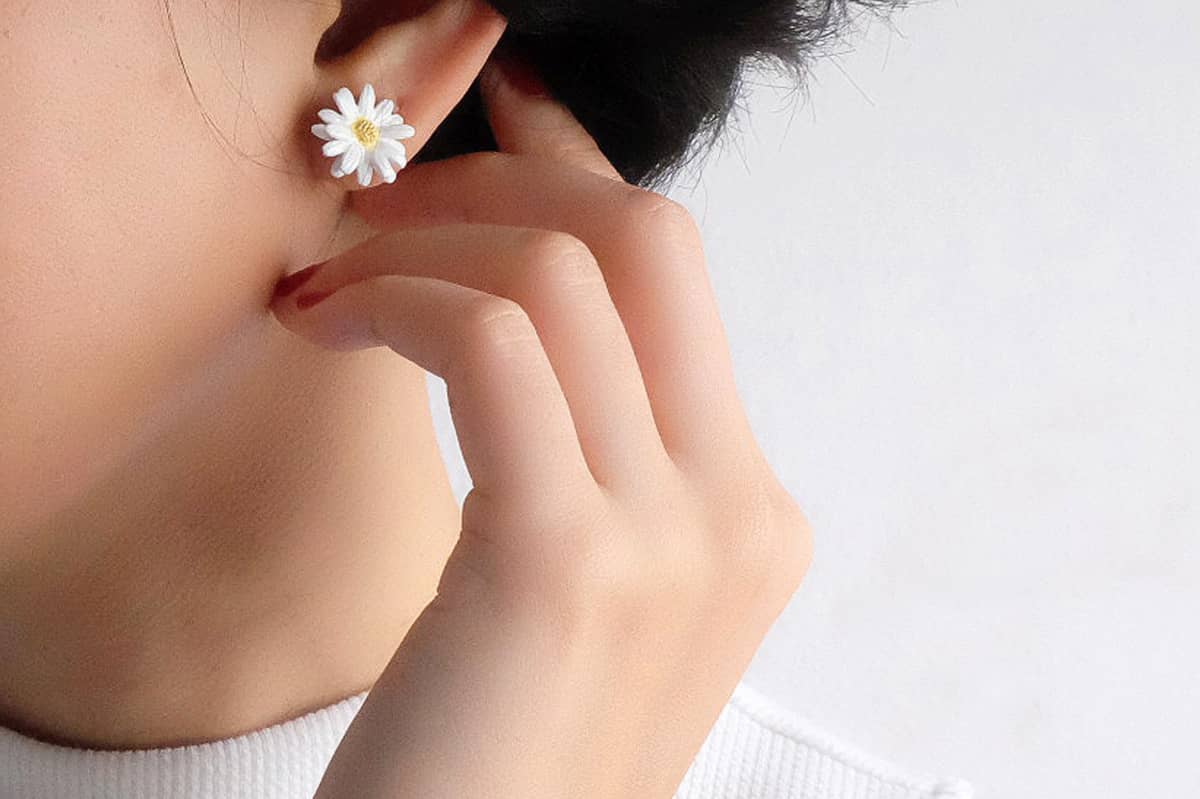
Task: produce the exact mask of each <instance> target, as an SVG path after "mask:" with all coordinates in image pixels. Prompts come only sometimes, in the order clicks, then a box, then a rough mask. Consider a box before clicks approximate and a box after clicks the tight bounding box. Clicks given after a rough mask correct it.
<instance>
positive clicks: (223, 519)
mask: <svg viewBox="0 0 1200 799" xmlns="http://www.w3.org/2000/svg"><path fill="white" fill-rule="evenodd" d="M268 321H269V322H270V323H271V327H270V332H269V333H268V334H266V335H265V336H263V337H262V340H263V342H264V348H265V349H264V350H262V351H260V354H261V353H262V352H265V353H266V354H265V355H262V357H256V358H255V360H254V364H255V365H254V366H253V367H247V368H245V369H243V370H241V371H240V372H239V370H237V369H234V370H231V372H233V373H237V374H238V376H237V377H236V378H233V379H229V380H227V381H226V382H223V383H222V386H221V388H220V389H219V390H217V391H215V392H213V393H212V394H211V395H209V396H206V397H205V399H204V401H203V402H194V403H191V406H190V409H189V410H188V412H186V413H180V414H177V415H175V416H173V417H172V423H171V425H170V427H169V429H166V430H164V431H163V432H162V434H161V435H159V436H157V437H156V438H154V439H153V440H152V441H149V442H147V443H146V444H145V445H143V446H141V447H140V448H139V449H138V450H137V452H136V453H135V455H134V456H133V457H132V458H130V459H129V460H128V461H127V462H125V463H123V464H121V465H120V467H119V468H116V469H115V470H112V471H111V472H110V473H108V474H106V476H105V480H104V482H103V483H102V484H100V485H97V486H95V487H94V488H93V489H92V490H90V491H89V492H88V493H87V494H86V495H85V496H83V497H81V498H80V499H79V500H78V501H77V502H75V503H74V504H73V505H72V506H71V507H70V508H69V509H67V510H64V511H63V512H61V513H59V514H57V515H56V516H55V517H54V518H53V519H51V520H48V521H47V522H46V523H45V524H44V525H42V526H41V527H40V528H39V529H36V530H29V531H27V532H28V534H27V535H23V536H21V537H20V540H21V541H23V542H25V545H24V548H23V549H19V550H18V551H17V553H16V557H11V558H6V559H5V561H4V562H3V563H0V686H4V691H3V692H0V725H4V726H8V727H11V728H13V729H15V730H17V731H19V732H23V733H25V734H27V735H30V736H33V737H37V738H40V739H42V740H46V741H49V742H51V743H58V744H61V745H67V746H86V747H91V748H96V749H128V748H152V747H160V746H176V745H183V744H187V743H198V742H202V741H209V740H215V739H219V738H226V737H230V736H233V735H239V734H242V733H245V732H248V731H251V730H255V729H261V728H262V727H266V726H269V725H271V724H275V723H278V722H280V721H284V720H287V719H290V718H294V717H296V716H298V715H301V714H303V713H306V712H308V711H310V710H313V709H316V708H318V707H321V706H324V705H327V704H330V703H332V702H334V701H336V700H338V699H340V698H343V697H345V696H349V695H351V694H353V693H357V692H360V691H364V690H367V689H368V688H369V687H370V686H371V685H372V684H373V683H374V682H375V680H376V679H377V678H378V676H379V674H380V673H381V672H382V671H383V668H384V667H385V666H386V664H387V662H388V661H389V660H390V659H391V657H392V654H393V653H394V651H395V650H396V647H397V646H398V645H399V643H400V641H401V640H402V639H403V637H404V635H405V633H406V631H407V630H408V627H409V626H410V625H411V624H412V622H413V621H414V620H415V619H416V617H417V615H418V614H419V613H420V612H421V610H422V609H423V608H424V606H425V605H426V604H427V603H428V601H429V600H430V599H432V598H433V596H434V593H435V591H436V586H437V582H438V578H439V577H440V574H441V569H442V567H443V565H444V563H445V560H446V558H447V557H448V556H449V553H450V549H451V548H452V547H453V545H454V543H455V541H456V539H457V536H458V530H459V510H458V504H457V502H456V500H455V498H454V495H453V492H452V491H451V488H450V485H449V482H448V480H447V476H446V472H445V468H444V465H443V463H442V460H441V455H440V452H439V449H438V445H437V440H436V436H435V433H434V427H433V423H432V419H431V417H430V413H429V404H428V393H427V390H426V383H425V374H424V372H422V371H421V370H420V369H419V368H418V367H416V366H415V365H413V364H411V363H410V362H408V361H405V360H404V359H402V358H401V357H400V356H398V355H396V354H395V353H394V352H392V351H391V350H388V349H387V348H383V347H380V348H375V349H370V350H362V351H358V352H354V353H333V352H328V351H325V350H321V349H319V348H316V347H314V346H312V345H310V344H308V343H307V342H305V341H303V340H301V339H299V338H298V337H296V336H294V335H293V334H291V333H289V332H287V331H285V330H283V329H282V328H281V327H279V326H278V324H277V323H275V322H274V320H268ZM214 409H216V410H215V411H214ZM10 554H11V553H10Z"/></svg>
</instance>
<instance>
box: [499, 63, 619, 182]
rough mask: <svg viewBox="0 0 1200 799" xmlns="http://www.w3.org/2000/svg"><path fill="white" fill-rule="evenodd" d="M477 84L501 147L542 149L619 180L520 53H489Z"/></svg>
mask: <svg viewBox="0 0 1200 799" xmlns="http://www.w3.org/2000/svg"><path fill="white" fill-rule="evenodd" d="M479 89H480V92H481V95H482V97H483V104H484V108H485V109H486V111H487V115H488V122H489V124H490V125H491V127H492V135H493V136H494V137H495V139H496V144H498V145H499V146H500V149H501V151H503V152H509V153H528V154H538V155H544V156H546V157H548V158H551V159H554V160H556V161H563V162H566V163H569V164H573V165H575V166H578V167H582V168H583V169H586V170H588V171H589V172H594V173H596V174H598V175H603V176H604V177H607V178H612V179H613V180H620V181H624V178H623V177H621V173H620V172H618V171H617V168H616V167H614V166H613V165H612V163H611V162H610V161H609V160H608V158H607V157H606V156H605V155H604V153H603V152H601V150H600V147H599V145H597V144H596V140H595V139H593V138H592V135H591V134H590V133H588V132H587V129H585V128H584V127H583V125H582V124H580V122H579V120H578V119H576V118H575V115H574V114H572V113H571V111H570V109H568V108H567V107H566V106H565V105H563V104H562V103H560V102H559V101H558V100H555V99H554V97H552V96H551V95H550V91H549V90H548V89H547V88H546V86H545V84H544V83H543V82H542V80H541V78H539V77H538V75H537V72H536V71H535V70H534V68H533V66H532V65H531V64H530V63H529V62H528V61H527V60H526V59H525V58H523V57H522V56H520V55H518V54H516V53H513V52H509V53H504V54H501V53H493V54H492V56H491V58H489V59H488V61H487V63H486V64H485V65H484V67H483V69H482V70H481V72H480V78H479Z"/></svg>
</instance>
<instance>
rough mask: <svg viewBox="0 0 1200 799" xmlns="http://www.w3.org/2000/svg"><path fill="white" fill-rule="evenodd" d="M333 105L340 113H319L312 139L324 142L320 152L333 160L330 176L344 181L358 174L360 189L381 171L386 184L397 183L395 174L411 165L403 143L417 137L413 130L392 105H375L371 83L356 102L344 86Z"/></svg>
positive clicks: (388, 103) (334, 94) (389, 101)
mask: <svg viewBox="0 0 1200 799" xmlns="http://www.w3.org/2000/svg"><path fill="white" fill-rule="evenodd" d="M333 102H334V103H335V104H336V105H337V110H336V111H335V110H333V109H332V108H322V109H321V110H320V111H318V112H317V116H318V117H320V119H321V122H320V124H316V125H313V126H312V132H313V135H315V136H316V137H317V138H318V139H322V140H324V142H325V145H324V146H323V147H321V152H323V153H324V154H325V155H327V156H329V157H330V158H332V159H333V165H332V166H331V167H330V170H329V172H330V174H332V175H333V176H334V177H335V178H341V177H345V176H346V175H349V174H350V173H351V172H357V173H358V183H359V185H360V186H369V185H370V184H371V178H372V176H373V175H374V173H375V171H376V170H378V172H379V176H380V177H381V178H383V181H384V183H391V182H392V181H394V180H395V179H396V170H397V169H404V167H405V166H406V165H407V164H408V153H407V152H406V151H405V149H404V144H403V143H402V142H401V141H400V140H401V139H407V138H409V137H411V136H412V135H413V134H414V133H416V130H415V129H413V126H412V125H406V124H404V117H402V116H400V115H399V114H396V113H393V111H394V110H395V108H396V104H395V103H394V102H393V101H391V100H384V101H382V102H380V103H378V104H376V102H375V87H373V86H372V85H371V84H369V83H368V84H366V85H364V86H363V90H362V94H361V95H359V98H358V100H357V101H356V100H355V99H354V94H353V92H351V91H350V90H349V89H348V88H346V87H345V86H343V87H342V88H340V89H338V90H337V91H336V92H334V93H333ZM393 164H395V166H394V167H393V166H392V165H393Z"/></svg>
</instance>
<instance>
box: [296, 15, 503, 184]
mask: <svg viewBox="0 0 1200 799" xmlns="http://www.w3.org/2000/svg"><path fill="white" fill-rule="evenodd" d="M406 6H408V7H409V8H408V9H407V11H408V13H407V15H404V13H405V7H406ZM385 8H386V9H387V10H385ZM398 8H399V9H400V11H399V12H398V11H397V9H398ZM506 24H507V23H506V21H505V19H504V17H503V16H501V15H500V13H499V12H497V11H496V10H495V9H494V8H492V7H491V6H490V5H489V4H488V3H487V2H485V0H432V2H430V0H412V2H409V3H405V2H397V0H390V2H386V3H384V2H379V1H378V0H374V1H372V0H345V2H343V4H342V12H341V14H340V15H339V17H338V18H337V20H335V21H334V23H333V25H331V26H330V28H329V30H327V31H326V35H325V36H324V37H322V40H321V44H320V45H319V46H318V49H317V59H316V61H315V63H314V65H313V68H314V70H315V73H316V82H315V88H316V92H317V104H316V105H314V106H313V107H312V108H311V109H310V117H311V119H309V120H308V122H311V123H317V122H318V121H319V120H318V118H317V111H318V110H319V109H321V108H334V107H335V106H334V104H333V99H332V96H333V94H334V92H336V91H337V90H338V89H339V88H341V87H343V86H345V87H347V88H349V89H350V91H351V92H352V93H353V94H354V95H355V97H357V96H358V95H359V93H360V92H361V91H362V89H363V86H364V84H367V83H370V84H371V85H372V86H373V87H374V89H375V96H376V97H377V98H378V99H379V100H380V101H382V100H384V99H391V100H394V101H395V103H396V108H395V112H394V113H397V114H400V115H401V116H403V117H404V122H405V124H408V125H412V126H413V128H415V129H416V132H415V133H414V134H413V136H412V137H411V138H407V139H405V140H404V147H405V150H407V156H408V159H409V160H411V159H412V157H413V156H414V155H415V154H416V153H417V151H419V150H420V149H421V147H422V146H423V145H424V144H425V142H427V141H428V140H429V137H430V135H431V134H432V133H433V131H434V130H435V129H436V128H437V127H438V125H440V124H441V123H442V120H444V119H445V118H446V116H447V115H448V114H449V113H450V111H451V110H453V109H454V107H455V106H456V105H457V104H458V102H459V100H461V99H462V97H463V95H465V94H466V93H467V91H468V90H469V89H470V88H471V84H472V83H474V81H475V79H476V78H477V77H478V76H479V72H480V70H481V69H482V68H483V65H484V63H485V62H486V61H487V59H488V56H489V55H490V54H491V52H492V50H493V49H494V48H495V46H496V43H497V42H498V41H499V39H500V36H501V34H503V33H504V29H505V26H506ZM330 53H333V54H332V55H330ZM307 128H308V126H307V123H306V125H305V130H307ZM309 138H310V139H311V141H310V152H311V153H312V154H313V162H314V164H315V165H316V167H315V168H319V169H320V170H321V172H322V173H323V174H324V175H325V176H326V178H327V179H329V180H334V178H332V177H329V163H330V161H329V159H328V158H325V157H324V156H323V155H322V152H321V146H322V144H323V142H322V141H321V140H320V139H318V138H317V137H316V136H313V135H311V134H309ZM343 182H344V188H346V189H348V190H349V189H358V188H362V187H361V186H359V185H358V183H357V182H356V181H354V180H353V179H352V178H351V177H347V178H344V179H343ZM378 182H379V178H378V177H376V178H375V179H373V180H372V182H371V185H375V184H376V183H378Z"/></svg>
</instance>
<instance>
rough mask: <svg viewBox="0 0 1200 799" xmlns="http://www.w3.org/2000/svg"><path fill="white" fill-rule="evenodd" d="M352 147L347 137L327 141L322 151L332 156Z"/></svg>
mask: <svg viewBox="0 0 1200 799" xmlns="http://www.w3.org/2000/svg"><path fill="white" fill-rule="evenodd" d="M349 149H350V142H348V141H346V140H345V139H334V140H333V141H327V142H325V146H323V147H322V148H321V152H323V153H325V155H328V156H330V157H332V156H335V155H341V154H342V153H344V152H346V151H347V150H349Z"/></svg>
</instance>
